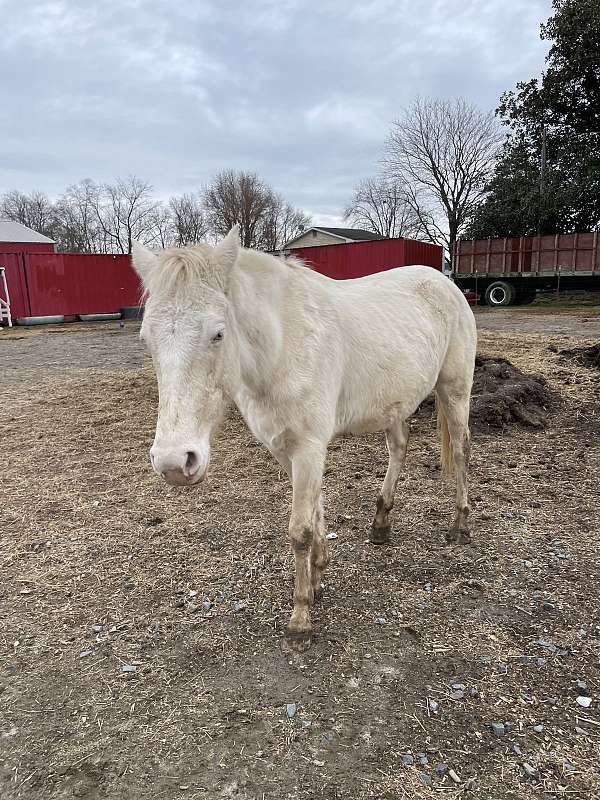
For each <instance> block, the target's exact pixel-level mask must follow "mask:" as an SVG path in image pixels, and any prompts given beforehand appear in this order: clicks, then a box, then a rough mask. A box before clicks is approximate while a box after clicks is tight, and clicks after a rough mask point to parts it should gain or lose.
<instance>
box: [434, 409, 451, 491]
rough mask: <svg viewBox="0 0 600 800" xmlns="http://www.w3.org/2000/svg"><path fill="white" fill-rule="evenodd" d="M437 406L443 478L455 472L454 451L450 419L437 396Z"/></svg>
mask: <svg viewBox="0 0 600 800" xmlns="http://www.w3.org/2000/svg"><path fill="white" fill-rule="evenodd" d="M435 407H436V411H437V430H438V436H439V437H440V444H441V446H442V478H449V477H450V476H451V475H452V473H453V472H454V454H453V452H452V440H451V439H450V431H449V430H448V419H447V417H446V414H445V412H444V407H443V406H442V404H441V403H440V399H439V397H438V396H437V395H436V397H435Z"/></svg>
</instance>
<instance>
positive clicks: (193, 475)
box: [150, 445, 208, 486]
mask: <svg viewBox="0 0 600 800" xmlns="http://www.w3.org/2000/svg"><path fill="white" fill-rule="evenodd" d="M150 461H151V463H152V467H153V469H154V471H155V472H156V473H157V474H158V475H160V476H161V478H163V479H164V480H165V481H166V482H167V483H168V484H169V485H170V486H193V485H194V484H196V483H200V481H202V480H203V479H204V478H205V476H206V472H207V470H208V458H207V456H206V455H205V454H204V453H203V452H202V451H201V450H183V449H181V450H164V449H163V448H158V447H156V445H153V446H152V448H151V450H150Z"/></svg>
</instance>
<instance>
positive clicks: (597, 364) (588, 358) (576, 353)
mask: <svg viewBox="0 0 600 800" xmlns="http://www.w3.org/2000/svg"><path fill="white" fill-rule="evenodd" d="M559 354H560V355H561V356H562V357H563V358H564V359H573V361H576V362H577V363H578V364H581V366H583V367H589V368H590V369H600V344H593V345H592V346H591V347H573V348H572V349H571V350H560V351H559Z"/></svg>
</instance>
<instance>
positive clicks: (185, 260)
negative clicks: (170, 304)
mask: <svg viewBox="0 0 600 800" xmlns="http://www.w3.org/2000/svg"><path fill="white" fill-rule="evenodd" d="M212 251H213V248H212V247H211V246H210V245H207V244H198V245H193V246H190V247H171V248H168V249H167V250H163V252H162V253H161V254H160V255H159V257H158V264H157V265H156V268H155V269H154V270H153V271H152V274H151V276H150V286H149V287H148V288H149V291H150V294H154V295H158V294H161V295H165V294H166V295H170V294H173V293H178V292H183V293H186V294H187V293H190V292H191V291H193V288H194V287H195V286H197V285H198V283H203V284H205V285H208V286H210V287H211V288H213V289H217V290H219V289H220V290H223V289H224V283H225V280H224V279H225V276H224V274H223V272H222V270H221V269H220V268H219V265H218V264H216V263H215V262H214V261H213V260H212V259H211V257H210V256H211V253H212ZM250 252H252V255H253V256H254V258H252V259H247V266H248V267H249V268H250V269H253V268H254V269H257V270H259V269H260V268H261V266H263V264H261V262H260V261H259V260H258V259H257V258H256V256H264V257H265V258H266V259H268V262H269V264H267V261H265V262H264V267H265V268H267V267H268V266H269V265H270V266H271V268H272V266H273V261H275V262H278V263H279V264H281V265H282V266H285V267H287V268H288V269H298V268H299V267H306V264H305V263H304V262H303V261H301V260H300V259H299V258H296V257H294V256H272V255H269V254H268V253H259V252H258V251H247V250H240V253H239V256H238V259H239V258H243V256H244V254H245V253H250Z"/></svg>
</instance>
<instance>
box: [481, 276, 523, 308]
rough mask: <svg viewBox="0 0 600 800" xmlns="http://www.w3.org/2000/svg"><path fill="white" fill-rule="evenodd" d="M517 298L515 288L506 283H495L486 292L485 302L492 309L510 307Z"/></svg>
mask: <svg viewBox="0 0 600 800" xmlns="http://www.w3.org/2000/svg"><path fill="white" fill-rule="evenodd" d="M515 296H516V291H515V287H514V286H513V285H512V283H506V282H505V281H494V283H490V285H489V286H488V287H487V289H486V290H485V302H486V303H487V304H488V306H492V308H500V307H502V306H510V305H511V304H512V303H514V302H515Z"/></svg>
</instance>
